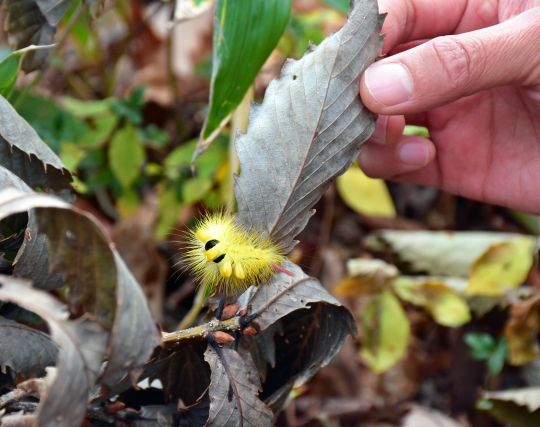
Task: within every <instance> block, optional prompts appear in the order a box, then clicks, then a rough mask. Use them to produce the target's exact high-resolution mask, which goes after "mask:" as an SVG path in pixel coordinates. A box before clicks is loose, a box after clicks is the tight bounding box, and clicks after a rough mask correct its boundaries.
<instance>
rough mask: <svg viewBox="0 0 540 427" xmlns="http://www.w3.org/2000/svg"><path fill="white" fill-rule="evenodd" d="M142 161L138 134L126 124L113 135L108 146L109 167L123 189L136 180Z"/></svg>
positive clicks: (143, 157)
mask: <svg viewBox="0 0 540 427" xmlns="http://www.w3.org/2000/svg"><path fill="white" fill-rule="evenodd" d="M144 160H145V153H144V149H143V146H142V141H141V139H140V137H139V133H138V132H137V129H135V128H134V127H133V126H132V125H130V124H126V126H125V127H123V128H122V129H120V130H118V131H117V132H116V133H115V134H114V136H113V138H112V140H111V145H110V146H109V165H110V167H111V170H112V172H113V174H114V176H115V177H116V178H117V179H118V181H120V183H121V184H122V186H123V187H124V188H127V187H129V186H130V185H131V184H133V182H134V181H135V180H136V179H137V177H138V176H139V174H140V171H141V166H142V165H143V163H144Z"/></svg>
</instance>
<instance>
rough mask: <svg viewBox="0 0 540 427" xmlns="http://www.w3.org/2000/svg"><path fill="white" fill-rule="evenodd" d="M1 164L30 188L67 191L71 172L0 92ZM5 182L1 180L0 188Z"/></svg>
mask: <svg viewBox="0 0 540 427" xmlns="http://www.w3.org/2000/svg"><path fill="white" fill-rule="evenodd" d="M0 166H3V167H5V168H6V169H8V170H10V171H11V172H13V173H14V174H15V175H17V176H18V177H19V178H21V179H22V180H23V181H24V182H26V184H28V186H30V187H31V188H34V189H35V188H37V187H40V188H46V189H51V190H53V191H55V192H62V191H63V192H67V191H66V190H70V188H71V186H70V183H71V174H70V173H69V172H68V171H67V170H66V169H65V167H64V165H63V163H62V162H61V160H60V159H59V158H58V156H57V155H56V154H54V152H53V151H52V150H51V149H50V148H49V147H48V146H47V144H45V143H44V142H43V141H42V140H41V138H40V137H39V136H38V134H37V132H36V131H35V130H34V129H33V128H32V127H31V126H30V125H29V124H28V123H27V122H26V121H25V120H24V119H23V118H22V117H21V116H20V115H19V114H18V113H17V112H16V111H15V110H14V108H13V107H12V106H11V105H10V104H9V102H8V101H6V99H5V98H4V97H2V96H0ZM1 188H4V184H2V183H0V189H1Z"/></svg>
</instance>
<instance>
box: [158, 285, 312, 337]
mask: <svg viewBox="0 0 540 427" xmlns="http://www.w3.org/2000/svg"><path fill="white" fill-rule="evenodd" d="M308 280H312V277H304V278H302V279H300V280H298V281H297V282H294V283H293V284H291V286H289V287H287V288H285V289H283V290H282V291H281V292H278V293H277V294H276V295H274V296H273V297H272V298H270V299H269V300H268V301H266V302H265V303H264V304H263V305H262V306H261V307H260V308H259V309H258V310H257V311H255V312H254V313H252V314H250V315H248V316H247V317H248V318H249V319H250V320H251V321H253V320H255V319H256V318H257V317H259V316H260V315H261V314H262V313H264V312H265V311H266V310H267V309H268V307H270V306H271V305H272V304H274V303H275V302H276V301H277V300H278V299H280V298H281V297H282V296H284V295H285V294H286V293H287V292H289V291H290V290H291V289H293V288H295V287H296V286H298V285H299V284H301V283H304V282H306V281H308ZM245 318H246V316H241V315H238V316H235V317H232V318H230V319H227V320H216V319H214V320H211V321H210V322H208V323H204V324H202V325H199V326H194V327H193V328H188V329H183V330H180V331H175V332H164V333H163V334H162V335H161V343H162V345H164V346H174V345H178V344H180V343H181V342H182V341H184V342H185V341H191V340H194V339H206V338H207V337H208V335H209V334H211V333H212V332H217V331H224V332H236V331H241V330H242V327H243V326H245V321H244V320H245Z"/></svg>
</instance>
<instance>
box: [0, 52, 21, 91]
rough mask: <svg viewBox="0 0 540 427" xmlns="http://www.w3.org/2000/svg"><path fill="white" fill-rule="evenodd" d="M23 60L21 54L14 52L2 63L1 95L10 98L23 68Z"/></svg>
mask: <svg viewBox="0 0 540 427" xmlns="http://www.w3.org/2000/svg"><path fill="white" fill-rule="evenodd" d="M21 58H22V55H21V54H20V53H17V52H13V53H12V54H11V55H9V56H8V57H6V58H5V59H4V60H3V61H2V62H0V95H3V96H9V94H10V93H11V90H12V89H13V86H15V82H16V81H17V74H18V73H19V70H20V68H21Z"/></svg>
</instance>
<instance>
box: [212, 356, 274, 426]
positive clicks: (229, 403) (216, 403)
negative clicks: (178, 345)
mask: <svg viewBox="0 0 540 427" xmlns="http://www.w3.org/2000/svg"><path fill="white" fill-rule="evenodd" d="M219 353H220V354H218V353H217V352H216V350H215V349H214V348H212V347H211V346H209V347H208V349H207V350H206V353H205V354H204V358H205V360H206V361H207V362H208V364H209V365H210V367H211V368H212V375H211V379H210V388H209V390H208V393H209V395H210V413H209V416H208V425H209V426H223V427H233V426H241V427H242V426H243V427H271V426H272V425H273V423H272V419H273V414H272V411H271V410H270V408H268V407H267V406H266V405H265V404H264V403H263V402H262V401H261V400H260V399H259V397H258V394H259V391H260V390H261V383H260V381H259V378H258V376H257V369H256V368H255V365H254V364H253V361H252V360H251V357H249V355H246V354H244V355H243V356H240V355H239V354H238V353H237V352H236V351H234V350H232V349H229V348H223V349H220V350H219Z"/></svg>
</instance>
